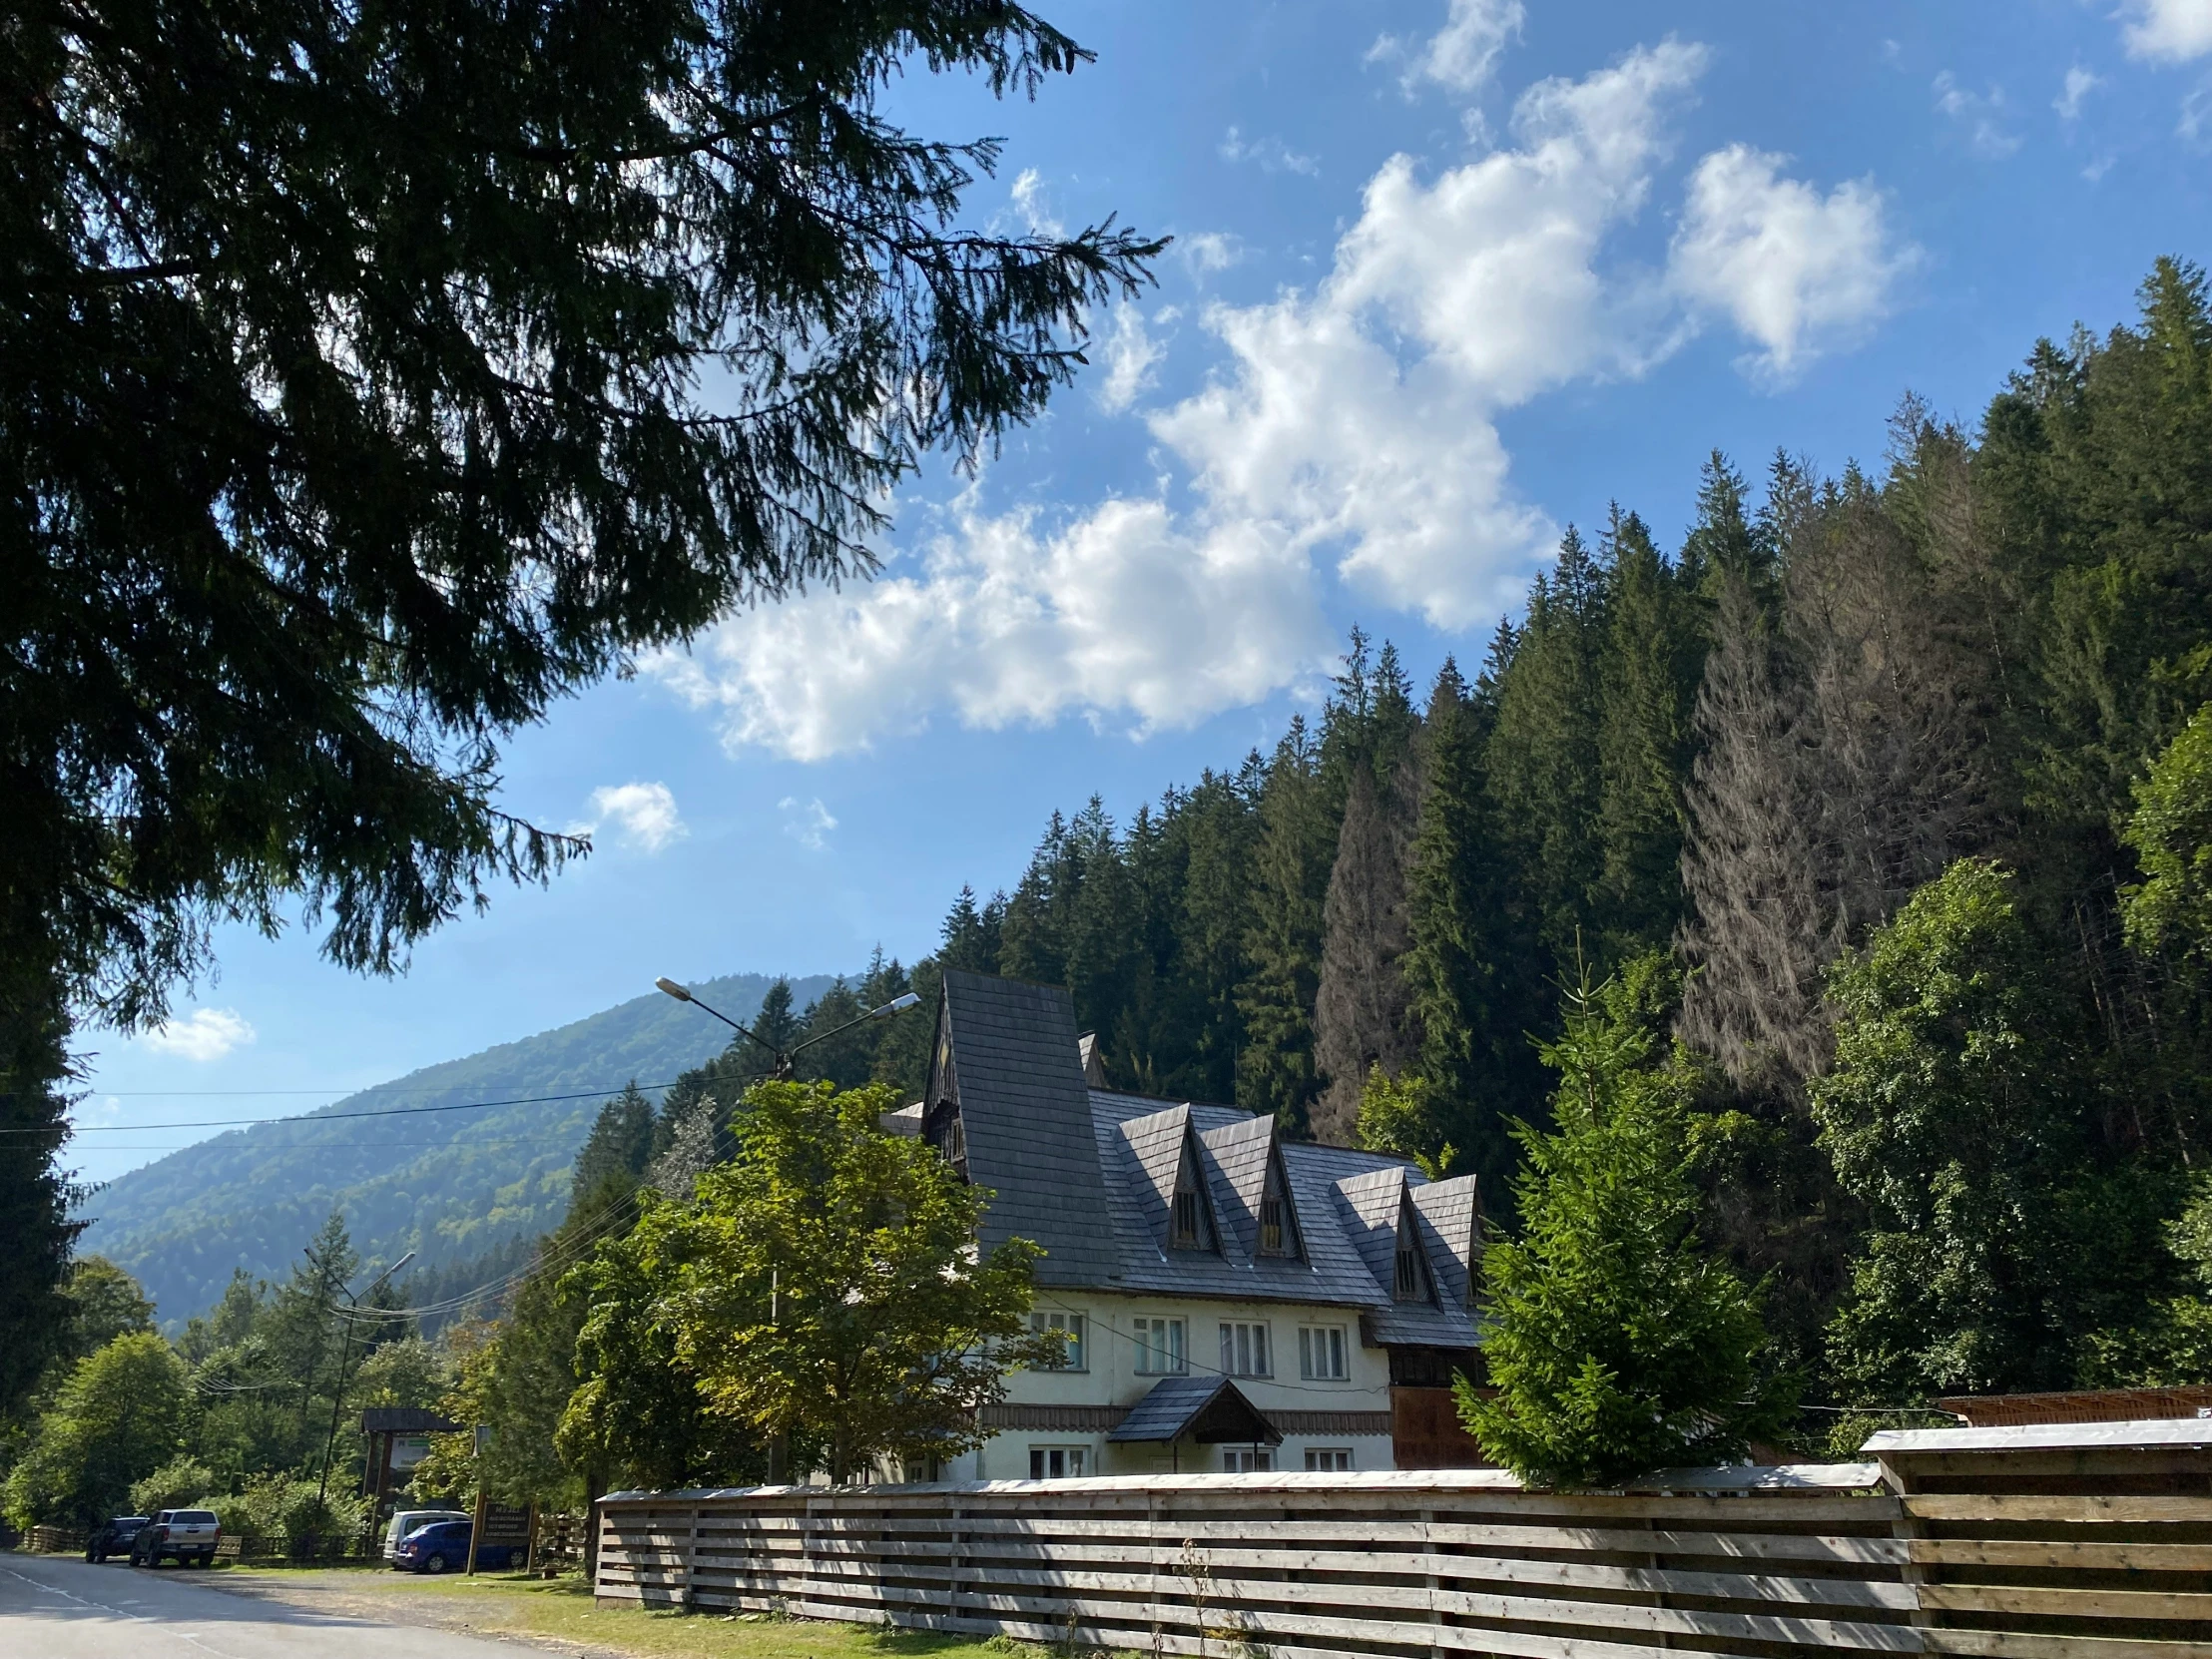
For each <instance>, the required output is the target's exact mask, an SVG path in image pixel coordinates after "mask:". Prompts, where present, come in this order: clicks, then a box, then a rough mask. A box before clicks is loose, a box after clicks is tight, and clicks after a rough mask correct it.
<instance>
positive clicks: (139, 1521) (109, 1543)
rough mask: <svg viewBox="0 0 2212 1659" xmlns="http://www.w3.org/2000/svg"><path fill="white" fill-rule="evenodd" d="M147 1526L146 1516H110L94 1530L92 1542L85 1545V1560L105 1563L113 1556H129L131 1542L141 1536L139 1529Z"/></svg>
mask: <svg viewBox="0 0 2212 1659" xmlns="http://www.w3.org/2000/svg"><path fill="white" fill-rule="evenodd" d="M145 1524H146V1517H145V1516H144V1515H110V1516H109V1517H108V1518H107V1519H106V1520H104V1521H102V1522H101V1523H100V1524H99V1525H98V1526H96V1527H94V1528H93V1529H92V1541H91V1542H89V1543H87V1544H86V1545H85V1559H86V1560H88V1561H105V1560H106V1559H107V1558H108V1557H109V1556H111V1555H127V1554H129V1553H130V1550H131V1540H132V1539H133V1538H136V1537H137V1536H138V1535H139V1528H140V1527H142V1526H144V1525H145Z"/></svg>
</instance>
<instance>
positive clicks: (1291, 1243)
mask: <svg viewBox="0 0 2212 1659" xmlns="http://www.w3.org/2000/svg"><path fill="white" fill-rule="evenodd" d="M1273 1131H1274V1126H1273V1125H1272V1124H1271V1125H1270V1126H1269V1134H1268V1172H1267V1176H1266V1178H1265V1179H1264V1180H1263V1181H1262V1182H1261V1183H1260V1204H1259V1224H1260V1226H1259V1233H1258V1238H1257V1246H1256V1248H1257V1249H1258V1251H1259V1254H1261V1255H1262V1256H1287V1257H1289V1258H1291V1259H1292V1260H1294V1261H1300V1262H1303V1261H1305V1260H1306V1230H1305V1229H1304V1228H1303V1227H1301V1226H1300V1225H1299V1220H1298V1201H1297V1200H1296V1199H1295V1198H1293V1197H1292V1195H1291V1172H1290V1170H1289V1169H1288V1168H1287V1167H1286V1166H1285V1165H1284V1162H1283V1147H1282V1143H1281V1142H1279V1141H1278V1140H1277V1139H1276V1138H1275V1135H1274V1132H1273Z"/></svg>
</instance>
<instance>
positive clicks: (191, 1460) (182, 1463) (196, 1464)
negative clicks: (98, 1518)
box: [131, 1452, 215, 1515]
mask: <svg viewBox="0 0 2212 1659" xmlns="http://www.w3.org/2000/svg"><path fill="white" fill-rule="evenodd" d="M214 1486H215V1475H214V1474H213V1472H211V1471H210V1470H209V1468H208V1465H207V1464H205V1463H203V1462H201V1461H200V1459H199V1458H197V1457H195V1456H193V1455H192V1454H191V1453H190V1452H183V1453H180V1454H179V1455H177V1456H175V1457H172V1458H171V1459H170V1460H169V1461H168V1462H166V1463H164V1464H163V1465H162V1466H161V1467H160V1468H158V1469H156V1470H155V1471H154V1472H153V1473H152V1474H150V1475H148V1476H147V1477H146V1478H145V1479H144V1480H137V1481H133V1482H132V1484H131V1507H132V1508H133V1509H134V1510H136V1511H137V1512H138V1513H139V1514H142V1515H156V1514H159V1513H161V1511H162V1510H164V1509H188V1508H207V1507H210V1505H208V1504H207V1503H205V1502H204V1501H203V1499H204V1498H205V1497H206V1495H207V1493H208V1492H209V1491H211V1490H212V1489H213V1488H214Z"/></svg>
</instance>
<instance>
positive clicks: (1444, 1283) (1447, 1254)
mask: <svg viewBox="0 0 2212 1659" xmlns="http://www.w3.org/2000/svg"><path fill="white" fill-rule="evenodd" d="M1412 1200H1413V1208H1414V1209H1415V1210H1416V1211H1418V1212H1419V1215H1420V1219H1421V1220H1422V1221H1425V1222H1426V1223H1427V1224H1428V1225H1429V1227H1431V1228H1432V1229H1434V1230H1435V1234H1436V1237H1437V1238H1438V1239H1439V1240H1441V1241H1442V1244H1443V1247H1444V1248H1443V1258H1442V1260H1441V1261H1440V1262H1439V1263H1438V1264H1437V1265H1438V1267H1439V1269H1440V1270H1441V1272H1440V1273H1439V1275H1438V1278H1439V1285H1438V1289H1439V1291H1440V1292H1441V1293H1442V1295H1443V1296H1444V1298H1445V1300H1446V1301H1447V1302H1449V1303H1451V1304H1453V1305H1455V1306H1457V1307H1460V1308H1465V1307H1468V1306H1469V1305H1471V1304H1472V1303H1473V1301H1474V1287H1475V1285H1476V1284H1477V1283H1478V1282H1479V1279H1480V1275H1479V1273H1478V1271H1477V1268H1478V1264H1479V1261H1480V1258H1481V1255H1482V1194H1481V1190H1480V1189H1479V1188H1478V1187H1476V1185H1475V1181H1474V1177H1473V1176H1471V1175H1461V1176H1455V1177H1453V1178H1452V1179H1451V1180H1449V1181H1430V1182H1428V1183H1427V1184H1425V1185H1423V1186H1418V1187H1415V1188H1413V1189H1412Z"/></svg>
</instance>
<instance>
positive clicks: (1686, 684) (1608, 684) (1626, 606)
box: [1597, 507, 1705, 955]
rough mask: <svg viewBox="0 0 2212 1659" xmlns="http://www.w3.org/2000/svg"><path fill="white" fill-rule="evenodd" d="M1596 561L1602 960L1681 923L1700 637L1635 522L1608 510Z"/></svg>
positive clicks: (1684, 590)
mask: <svg viewBox="0 0 2212 1659" xmlns="http://www.w3.org/2000/svg"><path fill="white" fill-rule="evenodd" d="M1604 552H1605V559H1606V565H1607V579H1608V581H1609V583H1610V587H1611V598H1610V602H1609V603H1608V605H1607V615H1606V641H1605V650H1604V654H1603V658H1602V661H1601V665H1600V676H1601V699H1602V702H1601V708H1600V712H1599V716H1598V746H1597V747H1598V777H1599V793H1598V833H1599V847H1600V867H1599V878H1598V898H1599V903H1598V905H1597V912H1598V915H1599V917H1600V924H1599V925H1600V931H1601V933H1602V935H1603V937H1604V939H1605V941H1606V946H1607V953H1608V954H1609V955H1612V954H1633V953H1635V952H1638V951H1641V950H1650V949H1654V948H1664V947H1665V946H1666V945H1668V944H1669V943H1670V942H1671V941H1672V939H1673V936H1674V930H1675V927H1676V925H1677V923H1678V922H1679V921H1680V920H1681V916H1682V908H1683V906H1682V873H1681V866H1682V794H1681V792H1682V785H1683V783H1684V781H1685V780H1686V778H1687V777H1688V773H1689V764H1690V757H1691V748H1690V730H1691V718H1692V714H1693V710H1694V707H1695V703H1696V699H1697V689H1698V683H1699V681H1700V680H1702V679H1703V677H1704V673H1705V637H1704V627H1703V622H1704V619H1703V616H1702V613H1701V608H1700V606H1699V603H1698V599H1697V595H1696V591H1695V589H1694V588H1693V587H1691V586H1690V582H1691V581H1692V580H1694V573H1693V572H1685V573H1683V574H1682V575H1681V576H1680V577H1679V578H1678V576H1677V573H1676V572H1675V571H1674V570H1673V569H1671V568H1669V566H1668V565H1667V562H1666V561H1665V560H1664V559H1663V558H1661V557H1660V554H1659V549H1658V548H1657V547H1656V546H1654V545H1653V543H1652V540H1651V536H1650V533H1649V532H1648V531H1647V530H1645V528H1644V525H1643V521H1642V520H1641V519H1639V518H1637V517H1636V515H1635V514H1634V513H1626V514H1624V513H1622V512H1621V510H1620V509H1619V508H1618V507H1615V508H1614V509H1613V517H1612V522H1611V524H1610V525H1609V526H1608V528H1607V531H1606V537H1605V545H1604Z"/></svg>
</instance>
